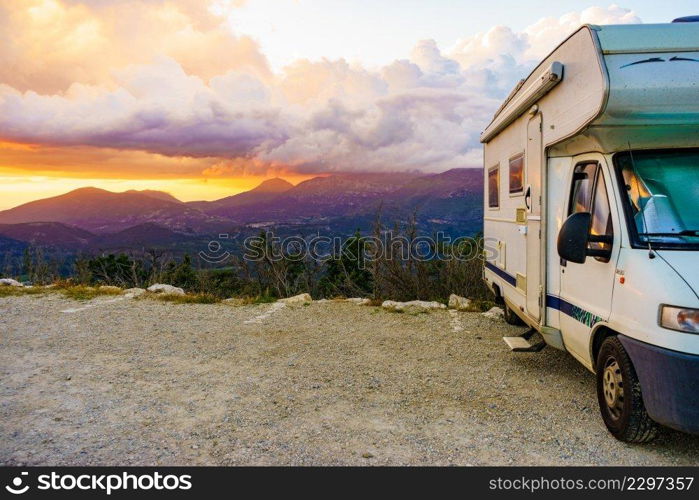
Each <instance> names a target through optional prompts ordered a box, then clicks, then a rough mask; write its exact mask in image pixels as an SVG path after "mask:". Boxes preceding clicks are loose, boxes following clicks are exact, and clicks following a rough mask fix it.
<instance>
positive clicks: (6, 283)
mask: <svg viewBox="0 0 699 500" xmlns="http://www.w3.org/2000/svg"><path fill="white" fill-rule="evenodd" d="M0 286H24V285H23V284H22V283H20V282H19V281H17V280H13V279H12V278H2V279H0Z"/></svg>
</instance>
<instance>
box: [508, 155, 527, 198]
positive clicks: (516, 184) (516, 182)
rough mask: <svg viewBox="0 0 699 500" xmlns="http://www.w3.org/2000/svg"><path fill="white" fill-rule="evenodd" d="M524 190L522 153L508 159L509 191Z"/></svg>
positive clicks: (518, 191)
mask: <svg viewBox="0 0 699 500" xmlns="http://www.w3.org/2000/svg"><path fill="white" fill-rule="evenodd" d="M523 190H524V155H519V156H516V157H514V158H512V159H511V160H510V193H521V192H522V191H523Z"/></svg>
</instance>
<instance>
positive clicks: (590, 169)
mask: <svg viewBox="0 0 699 500" xmlns="http://www.w3.org/2000/svg"><path fill="white" fill-rule="evenodd" d="M596 170H597V163H583V164H581V165H576V167H575V170H574V171H573V190H572V191H571V193H570V204H569V205H568V215H570V214H574V213H578V212H589V211H590V208H591V204H592V186H593V181H594V180H595V171H596Z"/></svg>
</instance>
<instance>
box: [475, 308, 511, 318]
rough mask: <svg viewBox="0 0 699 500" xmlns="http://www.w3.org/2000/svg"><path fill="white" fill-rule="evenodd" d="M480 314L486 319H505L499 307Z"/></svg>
mask: <svg viewBox="0 0 699 500" xmlns="http://www.w3.org/2000/svg"><path fill="white" fill-rule="evenodd" d="M481 314H482V315H483V316H485V317H486V318H492V319H503V318H504V317H505V311H503V310H502V308H501V307H491V308H490V309H489V310H488V311H486V312H484V313H481Z"/></svg>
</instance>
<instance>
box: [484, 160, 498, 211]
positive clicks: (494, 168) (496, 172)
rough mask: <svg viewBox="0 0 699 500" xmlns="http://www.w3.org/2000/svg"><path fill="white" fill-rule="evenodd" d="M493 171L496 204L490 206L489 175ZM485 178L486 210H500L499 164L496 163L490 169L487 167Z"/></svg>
mask: <svg viewBox="0 0 699 500" xmlns="http://www.w3.org/2000/svg"><path fill="white" fill-rule="evenodd" d="M493 171H495V177H496V179H497V180H496V184H497V196H498V199H497V203H496V204H495V205H492V204H491V200H490V173H491V172H493ZM487 174H488V175H487V177H486V180H487V182H486V192H487V193H488V210H500V163H497V164H495V165H493V166H492V167H488V172H487Z"/></svg>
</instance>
